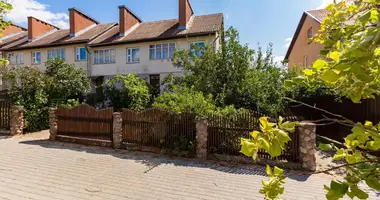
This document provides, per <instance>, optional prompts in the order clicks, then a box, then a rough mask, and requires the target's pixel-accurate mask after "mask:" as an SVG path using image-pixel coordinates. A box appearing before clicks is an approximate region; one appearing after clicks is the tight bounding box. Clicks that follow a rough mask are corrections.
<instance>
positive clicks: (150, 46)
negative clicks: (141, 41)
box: [149, 42, 177, 60]
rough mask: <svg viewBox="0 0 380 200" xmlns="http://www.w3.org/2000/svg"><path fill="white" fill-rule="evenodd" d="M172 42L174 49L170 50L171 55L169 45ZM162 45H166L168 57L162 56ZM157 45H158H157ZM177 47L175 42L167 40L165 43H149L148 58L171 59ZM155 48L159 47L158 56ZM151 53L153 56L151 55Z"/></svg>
mask: <svg viewBox="0 0 380 200" xmlns="http://www.w3.org/2000/svg"><path fill="white" fill-rule="evenodd" d="M173 44H174V50H173V52H172V55H171V53H170V45H173ZM164 45H168V46H167V47H166V50H167V52H168V57H167V58H164V47H163V46H164ZM158 46H159V47H158ZM176 48H177V44H176V43H175V42H167V43H158V44H152V45H149V60H168V59H171V58H172V57H173V56H174V52H175V50H176ZM157 49H160V58H157ZM152 55H153V57H152Z"/></svg>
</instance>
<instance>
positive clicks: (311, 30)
mask: <svg viewBox="0 0 380 200" xmlns="http://www.w3.org/2000/svg"><path fill="white" fill-rule="evenodd" d="M307 39H308V40H309V41H310V40H311V39H313V28H309V30H308V31H307ZM309 41H308V42H309Z"/></svg>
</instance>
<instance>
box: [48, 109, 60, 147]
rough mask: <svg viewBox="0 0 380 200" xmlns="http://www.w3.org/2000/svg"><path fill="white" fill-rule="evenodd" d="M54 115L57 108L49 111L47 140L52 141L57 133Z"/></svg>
mask: <svg viewBox="0 0 380 200" xmlns="http://www.w3.org/2000/svg"><path fill="white" fill-rule="evenodd" d="M56 113H57V108H50V109H49V133H50V136H49V139H50V140H52V141H54V140H55V139H56V136H57V131H58V127H57V116H56Z"/></svg>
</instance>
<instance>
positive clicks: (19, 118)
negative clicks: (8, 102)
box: [10, 105, 24, 135]
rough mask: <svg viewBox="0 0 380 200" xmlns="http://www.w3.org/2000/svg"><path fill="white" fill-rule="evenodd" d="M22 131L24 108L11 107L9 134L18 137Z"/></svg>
mask: <svg viewBox="0 0 380 200" xmlns="http://www.w3.org/2000/svg"><path fill="white" fill-rule="evenodd" d="M23 131H24V107H23V106H14V105H12V106H11V116H10V132H11V135H19V134H22V133H23Z"/></svg>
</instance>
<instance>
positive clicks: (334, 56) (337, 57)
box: [328, 51, 340, 62]
mask: <svg viewBox="0 0 380 200" xmlns="http://www.w3.org/2000/svg"><path fill="white" fill-rule="evenodd" d="M328 57H329V58H331V59H333V60H334V61H335V62H339V60H340V53H339V52H338V51H334V52H331V53H329V55H328Z"/></svg>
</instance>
